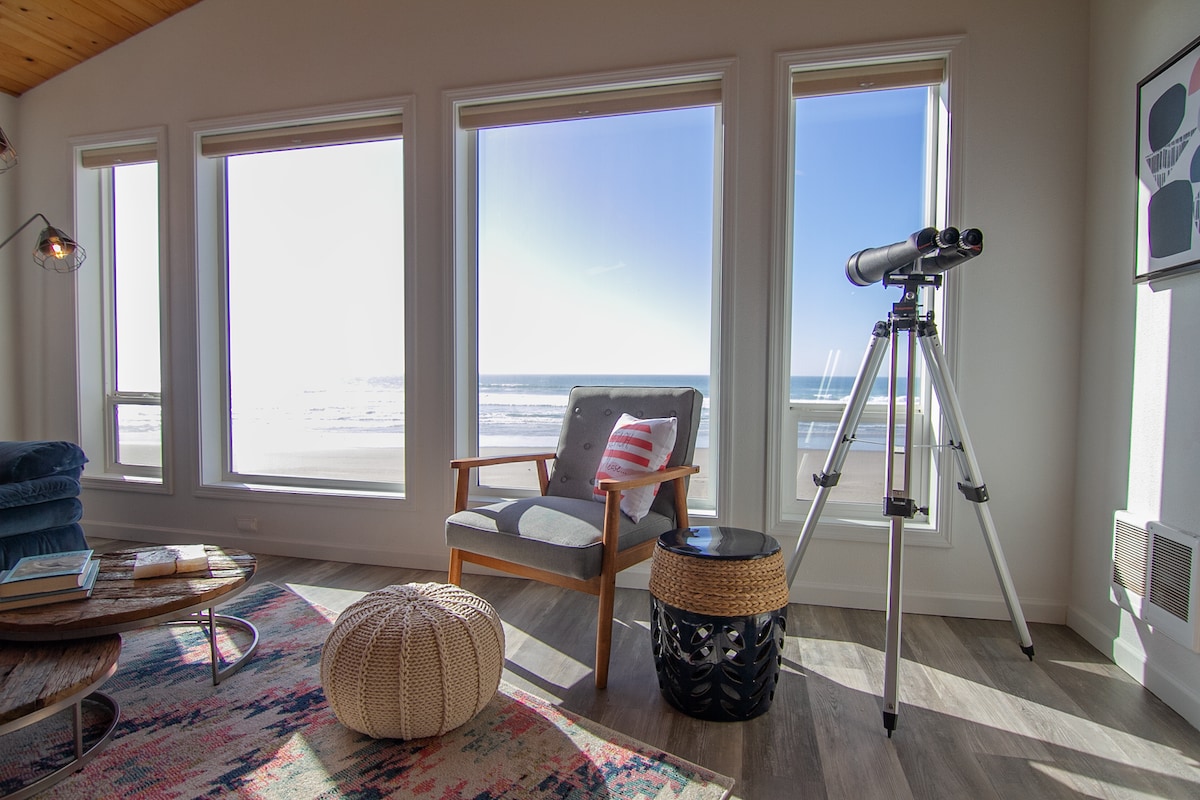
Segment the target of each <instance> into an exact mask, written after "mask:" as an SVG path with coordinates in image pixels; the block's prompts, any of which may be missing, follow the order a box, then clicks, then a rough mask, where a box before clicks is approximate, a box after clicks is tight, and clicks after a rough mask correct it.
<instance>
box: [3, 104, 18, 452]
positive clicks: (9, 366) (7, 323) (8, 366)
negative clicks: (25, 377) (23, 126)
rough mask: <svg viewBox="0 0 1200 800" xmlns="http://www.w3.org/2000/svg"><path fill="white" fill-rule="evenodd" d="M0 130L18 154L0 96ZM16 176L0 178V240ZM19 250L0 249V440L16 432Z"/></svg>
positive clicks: (6, 229)
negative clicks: (17, 277) (16, 273)
mask: <svg viewBox="0 0 1200 800" xmlns="http://www.w3.org/2000/svg"><path fill="white" fill-rule="evenodd" d="M0 129H3V131H4V133H5V135H6V136H8V137H9V139H10V142H11V144H12V145H13V147H14V148H15V149H16V150H17V154H18V155H20V152H21V150H20V143H19V142H17V141H16V138H17V100H16V98H14V97H9V96H8V95H5V94H0ZM19 179H20V174H19V173H18V172H17V171H15V168H14V169H12V170H9V171H8V172H6V173H4V174H3V175H0V241H3V240H4V239H5V238H7V237H8V234H9V233H10V232H11V231H12V230H13V229H14V228H16V226H17V225H20V224H21V222H20V220H18V219H17V181H18V180H19ZM19 253H20V250H19V249H18V248H16V247H14V246H13V243H11V242H10V243H9V244H8V246H7V247H5V248H4V249H3V250H0V342H4V346H3V347H0V441H2V440H5V439H13V438H16V437H17V435H18V433H19V432H20V425H19V415H18V413H17V398H18V397H19V394H18V391H17V375H18V373H17V347H16V342H17V334H18V329H17V316H16V309H17V304H16V297H15V295H16V289H17V281H16V278H15V277H14V274H13V273H14V271H15V270H17V269H19V268H20V267H19V263H18V262H19V261H20V259H19V258H18V254H19Z"/></svg>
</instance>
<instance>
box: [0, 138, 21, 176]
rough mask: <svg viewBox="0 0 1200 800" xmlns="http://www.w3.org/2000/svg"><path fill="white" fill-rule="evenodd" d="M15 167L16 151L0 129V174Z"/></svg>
mask: <svg viewBox="0 0 1200 800" xmlns="http://www.w3.org/2000/svg"><path fill="white" fill-rule="evenodd" d="M16 165H17V151H16V150H14V149H13V146H12V142H10V141H9V140H8V137H7V136H5V135H4V130H3V129H0V172H8V171H9V170H10V169H12V168H13V167H15V166H16Z"/></svg>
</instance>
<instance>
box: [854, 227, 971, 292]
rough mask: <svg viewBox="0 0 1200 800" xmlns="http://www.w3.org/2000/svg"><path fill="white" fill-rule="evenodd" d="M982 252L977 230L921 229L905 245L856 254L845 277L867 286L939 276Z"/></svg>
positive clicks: (899, 243)
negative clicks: (895, 278)
mask: <svg viewBox="0 0 1200 800" xmlns="http://www.w3.org/2000/svg"><path fill="white" fill-rule="evenodd" d="M982 252H983V231H981V230H979V229H978V228H967V229H966V230H964V231H960V230H959V229H958V228H943V229H942V230H940V231H939V230H938V229H937V228H922V229H921V230H919V231H917V232H916V233H914V234H912V235H910V236H909V237H908V238H907V239H905V240H904V241H901V242H896V243H895V244H889V245H886V246H884V247H869V248H867V249H866V250H859V251H858V252H857V253H855V254H854V255H852V256H850V258H849V259H847V261H846V277H847V278H849V279H850V282H851V283H853V284H854V285H855V286H870V285H871V284H872V283H878V282H879V281H882V280H884V279H885V278H889V277H892V276H901V277H902V276H905V275H940V274H941V273H943V272H945V271H946V270H948V269H951V268H953V267H957V266H958V265H959V264H961V263H963V262H964V261H967V260H969V259H972V258H974V257H975V256H977V255H979V254H980V253H982Z"/></svg>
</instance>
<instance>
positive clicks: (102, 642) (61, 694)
mask: <svg viewBox="0 0 1200 800" xmlns="http://www.w3.org/2000/svg"><path fill="white" fill-rule="evenodd" d="M120 652H121V637H120V636H118V635H117V634H115V633H114V634H109V635H107V636H99V637H94V638H91V639H78V640H73V641H67V642H41V643H38V644H35V645H15V644H8V643H0V736H3V735H4V734H7V733H11V732H13V731H16V730H19V729H21V728H24V727H25V726H26V725H32V724H33V723H35V722H40V721H41V720H44V719H48V718H49V717H52V716H54V715H55V714H57V713H58V712H60V711H62V710H64V709H66V708H68V707H69V708H71V711H72V720H73V723H74V732H75V757H74V758H73V759H72V760H70V761H68V762H67V763H66V764H63V765H62V766H60V767H58V768H57V769H55V770H53V771H52V772H50V773H48V774H46V775H43V776H42V777H40V778H37V779H35V780H33V781H30V782H29V783H27V784H25V785H24V786H22V787H21V788H20V789H17V790H16V791H15V792H12V793H10V794H7V795H5V796H4V797H5V800H23V798H27V797H32V796H33V795H34V794H37V793H38V792H40V791H42V790H43V789H45V788H47V787H48V786H50V785H52V784H54V783H57V782H58V781H60V780H62V779H63V778H65V777H67V776H68V775H70V774H71V773H73V772H75V771H76V770H79V769H82V768H83V766H84V765H85V764H87V762H89V761H91V760H92V757H93V756H95V755H96V753H97V752H99V750H100V748H101V747H102V746H103V745H104V744H105V743H106V742H107V741H108V739H109V737H111V736H112V733H113V731H114V730H115V729H116V727H117V721H118V720H119V719H120V718H121V707H120V706H119V705H117V701H116V700H114V699H112V698H111V697H109V696H108V695H106V694H104V693H103V692H99V691H96V690H97V689H98V688H99V687H100V686H101V685H102V684H103V683H104V682H105V681H106V680H108V679H109V678H111V677H112V675H113V673H114V672H116V671H117V657H118V655H119V654H120ZM85 700H86V701H88V702H91V703H96V704H98V705H100V706H102V707H104V709H106V710H107V712H108V723H107V725H106V727H105V730H104V731H103V732H102V733H101V734H100V735H99V736H98V737H97V738H96V740H95V741H94V742H92V743H91V744H90V745H89V746H88V747H87V748H86V749H85V748H84V746H83V705H82V704H83V702H84V701H85Z"/></svg>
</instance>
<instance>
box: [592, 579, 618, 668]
mask: <svg viewBox="0 0 1200 800" xmlns="http://www.w3.org/2000/svg"><path fill="white" fill-rule="evenodd" d="M616 595H617V582H616V580H615V576H612V577H609V578H608V579H607V580H602V581H601V582H600V608H599V609H598V610H597V612H596V688H597V689H603V688H605V687H607V686H608V661H609V656H610V655H611V653H612V629H613V604H614V602H615V600H616Z"/></svg>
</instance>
